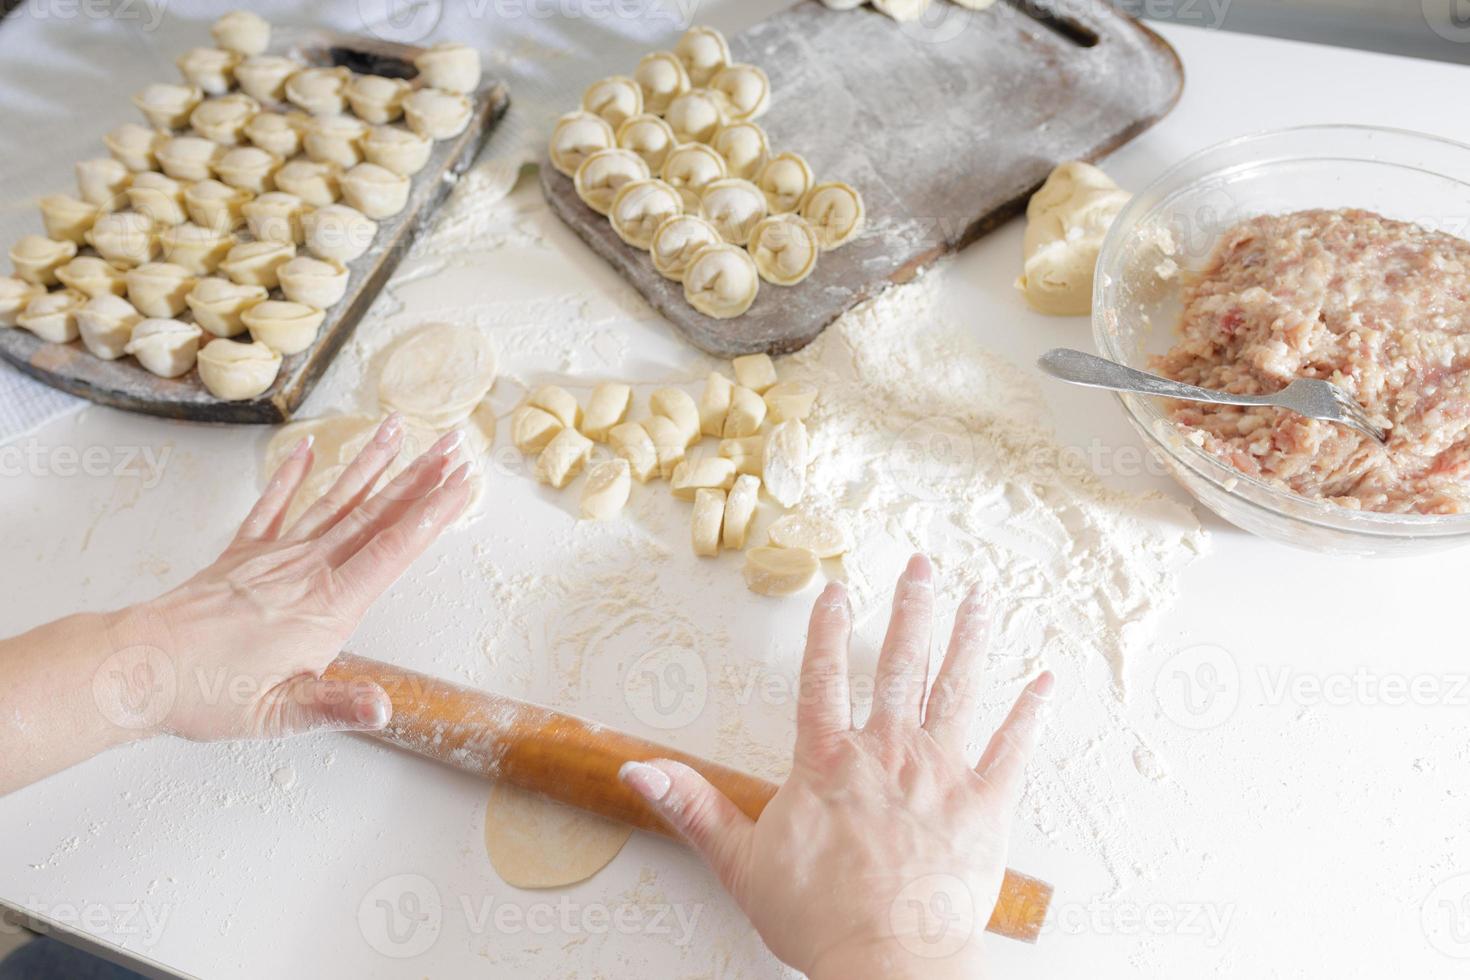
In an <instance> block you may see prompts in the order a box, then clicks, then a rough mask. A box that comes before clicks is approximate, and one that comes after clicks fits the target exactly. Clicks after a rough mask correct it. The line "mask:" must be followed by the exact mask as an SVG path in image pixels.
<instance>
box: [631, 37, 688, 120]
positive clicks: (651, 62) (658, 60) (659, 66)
mask: <svg viewBox="0 0 1470 980" xmlns="http://www.w3.org/2000/svg"><path fill="white" fill-rule="evenodd" d="M633 80H634V81H636V82H637V83H638V87H639V88H641V89H642V90H643V111H644V112H650V113H657V114H660V115H661V114H662V113H663V112H664V110H666V109H667V108H668V107H669V103H670V102H672V101H673V99H674V96H676V95H683V94H684V93H685V92H687V91H689V72H687V71H685V70H684V63H683V62H682V61H680V60H679V56H678V55H676V54H674V52H672V51H655V52H653V53H652V54H646V55H644V56H643V58H642V59H641V60H640V61H639V62H638V67H637V68H635V69H634V70H633Z"/></svg>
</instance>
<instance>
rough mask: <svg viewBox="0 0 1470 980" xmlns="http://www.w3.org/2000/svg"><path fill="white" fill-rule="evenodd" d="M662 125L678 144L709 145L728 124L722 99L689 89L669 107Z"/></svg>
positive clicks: (718, 96)
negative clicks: (667, 128)
mask: <svg viewBox="0 0 1470 980" xmlns="http://www.w3.org/2000/svg"><path fill="white" fill-rule="evenodd" d="M664 121H665V122H667V123H668V124H669V128H671V129H672V130H673V131H674V138H675V139H676V140H678V141H679V142H680V143H708V142H709V141H710V140H712V139H713V138H714V135H715V133H716V132H717V131H718V130H719V128H720V127H721V126H723V125H724V124H725V123H726V122H727V120H726V118H725V102H724V99H723V98H722V97H721V96H720V95H718V94H717V93H715V92H711V91H710V90H709V89H706V88H693V89H690V90H689V91H687V92H685V93H684V94H683V95H676V96H675V97H674V100H673V101H672V102H670V103H669V107H668V109H667V110H665V112H664Z"/></svg>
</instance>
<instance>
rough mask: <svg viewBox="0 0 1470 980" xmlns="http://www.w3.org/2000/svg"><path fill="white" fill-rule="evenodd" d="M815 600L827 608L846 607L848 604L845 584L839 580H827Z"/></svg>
mask: <svg viewBox="0 0 1470 980" xmlns="http://www.w3.org/2000/svg"><path fill="white" fill-rule="evenodd" d="M817 602H818V603H820V604H821V605H823V606H826V607H827V608H829V609H847V608H848V607H849V606H850V603H849V602H848V599H847V586H845V585H843V584H842V583H841V582H828V583H827V587H826V588H825V589H823V590H822V594H821V595H820V596H818V597H817Z"/></svg>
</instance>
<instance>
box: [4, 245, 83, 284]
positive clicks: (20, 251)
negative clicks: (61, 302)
mask: <svg viewBox="0 0 1470 980" xmlns="http://www.w3.org/2000/svg"><path fill="white" fill-rule="evenodd" d="M76 255H77V243H76V242H73V241H57V240H56V239H54V238H47V237H46V236H44V235H25V236H23V237H22V238H21V240H20V241H18V242H16V243H15V244H14V245H12V246H11V248H10V264H11V265H12V266H14V267H15V275H16V278H18V279H24V280H25V281H26V282H33V283H35V284H36V285H37V286H54V285H56V282H57V279H56V270H57V269H59V268H61V267H62V266H63V265H66V264H67V263H68V262H70V261H71V260H72V259H74V258H76Z"/></svg>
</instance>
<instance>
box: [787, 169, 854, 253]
mask: <svg viewBox="0 0 1470 980" xmlns="http://www.w3.org/2000/svg"><path fill="white" fill-rule="evenodd" d="M801 216H802V217H803V218H805V219H806V220H807V222H808V223H809V224H810V225H811V226H812V230H813V231H815V232H816V233H817V241H818V242H820V243H821V245H822V248H823V250H827V249H833V248H837V247H838V246H839V245H845V244H847V243H848V242H850V241H852V240H853V238H855V237H856V236H857V233H858V232H860V231H862V229H863V199H862V197H860V196H859V195H858V192H857V191H855V190H853V189H852V188H851V187H849V186H848V185H847V184H844V183H842V182H840V181H830V182H828V183H825V184H818V185H817V186H815V187H813V188H812V189H811V191H810V192H809V193H808V194H807V196H806V200H805V201H803V202H802V204H801Z"/></svg>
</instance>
